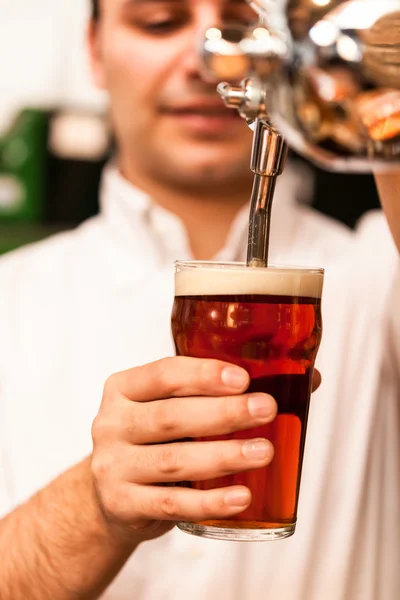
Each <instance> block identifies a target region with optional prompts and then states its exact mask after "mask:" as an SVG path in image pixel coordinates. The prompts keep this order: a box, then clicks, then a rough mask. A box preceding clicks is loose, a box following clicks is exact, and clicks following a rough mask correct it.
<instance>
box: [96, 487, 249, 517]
mask: <svg viewBox="0 0 400 600" xmlns="http://www.w3.org/2000/svg"><path fill="white" fill-rule="evenodd" d="M250 502H251V493H250V490H249V489H248V488H246V487H242V486H232V487H226V488H218V489H215V490H207V491H200V490H191V489H188V488H180V487H158V486H145V485H129V484H127V486H126V487H124V488H123V493H121V494H120V497H119V498H116V499H114V501H113V502H112V508H113V509H114V507H115V509H116V512H114V513H113V514H115V516H116V517H117V518H119V519H120V520H121V521H123V522H129V521H130V520H131V521H137V520H147V519H152V520H157V521H193V522H196V521H207V520H209V519H224V518H225V519H226V518H229V517H232V516H233V515H236V514H238V513H240V512H243V511H244V510H245V509H246V508H247V507H248V506H249V504H250ZM106 508H107V507H106Z"/></svg>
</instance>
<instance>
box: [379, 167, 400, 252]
mask: <svg viewBox="0 0 400 600" xmlns="http://www.w3.org/2000/svg"><path fill="white" fill-rule="evenodd" d="M375 180H376V184H377V187H378V191H379V196H380V199H381V202H382V206H383V209H384V211H385V214H386V218H387V220H388V223H389V227H390V229H391V231H392V235H393V238H394V241H395V243H396V245H397V248H398V250H399V252H400V171H397V172H393V173H381V174H375Z"/></svg>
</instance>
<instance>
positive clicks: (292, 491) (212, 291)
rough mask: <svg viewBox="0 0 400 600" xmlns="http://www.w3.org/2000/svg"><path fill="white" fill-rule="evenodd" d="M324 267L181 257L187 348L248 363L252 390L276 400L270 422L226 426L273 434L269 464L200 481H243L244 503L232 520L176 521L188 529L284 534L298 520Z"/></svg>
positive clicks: (179, 294) (229, 535)
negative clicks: (247, 496)
mask: <svg viewBox="0 0 400 600" xmlns="http://www.w3.org/2000/svg"><path fill="white" fill-rule="evenodd" d="M322 285H323V270H320V269H301V268H278V267H270V268H268V269H260V268H256V269H254V268H248V267H246V266H245V265H243V264H241V263H226V264H222V263H210V262H209V263H200V262H196V261H193V262H186V263H182V262H181V263H176V274H175V302H174V307H173V311H172V333H173V337H174V342H175V347H176V353H177V355H181V356H192V357H198V358H216V359H219V360H224V361H228V362H231V363H235V364H237V365H240V366H242V367H244V368H245V369H246V370H247V371H248V373H249V374H250V378H251V384H250V387H249V389H248V391H249V392H266V393H268V394H271V395H272V396H274V398H275V399H276V401H277V403H278V416H277V418H276V419H275V421H274V422H273V423H271V424H268V425H265V426H262V427H257V428H253V429H250V430H246V431H242V432H237V433H233V434H230V435H227V436H219V437H214V436H213V437H208V438H201V439H204V440H222V439H252V438H260V437H261V438H266V439H269V440H270V441H271V442H272V443H273V445H274V449H275V454H274V458H273V461H272V462H271V464H270V465H269V466H267V467H265V468H261V469H256V470H253V471H249V472H246V473H239V474H237V475H230V476H226V477H222V478H220V479H214V480H211V481H197V482H187V483H186V485H188V486H190V487H193V488H195V489H199V490H208V489H213V488H216V487H224V486H230V485H238V484H240V485H245V486H247V487H248V488H249V489H250V490H251V493H252V502H251V505H250V506H249V508H248V509H247V510H245V511H244V512H242V513H241V514H239V515H238V516H236V517H233V518H231V519H229V520H226V521H207V522H203V523H179V527H180V528H181V529H183V530H185V531H187V532H190V533H194V534H196V535H202V536H204V537H214V538H218V539H238V540H251V539H280V538H283V537H287V536H289V535H292V534H293V533H294V530H295V524H296V513H297V503H298V496H299V486H300V475H301V466H302V460H303V452H304V443H305V435H306V426H307V415H308V407H309V400H310V394H311V385H312V373H313V368H314V361H315V357H316V354H317V351H318V347H319V344H320V341H321V332H322V323H321V293H322Z"/></svg>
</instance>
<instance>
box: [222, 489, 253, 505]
mask: <svg viewBox="0 0 400 600" xmlns="http://www.w3.org/2000/svg"><path fill="white" fill-rule="evenodd" d="M250 498H251V495H250V492H249V490H230V491H229V492H227V494H226V495H225V504H228V505H229V506H238V507H242V506H246V505H247V504H248V503H249V502H250Z"/></svg>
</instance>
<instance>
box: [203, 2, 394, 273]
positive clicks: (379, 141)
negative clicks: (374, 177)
mask: <svg viewBox="0 0 400 600" xmlns="http://www.w3.org/2000/svg"><path fill="white" fill-rule="evenodd" d="M247 1H248V3H249V4H250V5H251V6H252V7H253V8H254V9H255V11H256V13H258V15H259V18H260V22H259V23H257V24H255V25H254V26H252V27H243V26H235V25H227V26H223V27H213V28H210V29H209V30H208V31H207V32H206V38H205V42H204V46H203V52H202V54H203V59H204V64H205V68H206V69H207V72H208V74H211V75H212V76H213V77H214V78H215V79H216V80H217V81H218V80H219V81H221V80H224V79H227V80H229V81H231V82H232V81H235V83H236V82H237V81H240V80H241V79H242V81H241V83H240V85H232V84H230V83H220V84H219V86H218V92H219V94H220V95H221V97H222V99H223V101H224V102H225V104H226V106H228V107H231V108H235V109H237V110H238V111H239V113H240V115H241V116H242V117H243V118H244V119H245V120H246V122H247V124H248V126H249V127H250V128H251V129H252V130H253V132H254V138H253V149H252V157H251V170H252V172H253V173H254V185H253V192H252V197H251V204H250V220H249V238H248V254H247V264H248V266H252V267H266V266H268V247H269V230H270V221H271V207H272V202H273V197H274V190H275V185H276V180H277V177H278V176H279V175H281V174H282V172H283V170H284V167H285V162H286V156H287V145H286V141H285V140H287V142H288V145H289V146H290V147H292V148H293V149H295V150H296V151H297V152H299V153H300V154H302V155H303V156H304V157H306V158H308V159H310V160H312V161H313V162H315V163H316V164H317V165H319V166H320V167H322V168H325V169H328V170H333V171H342V172H347V173H350V172H353V173H354V172H359V173H360V172H364V173H365V172H371V171H377V170H388V169H393V168H396V167H397V168H398V166H399V163H400V33H399V31H400V0H324V1H323V2H322V0H286V1H283V0H247Z"/></svg>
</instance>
